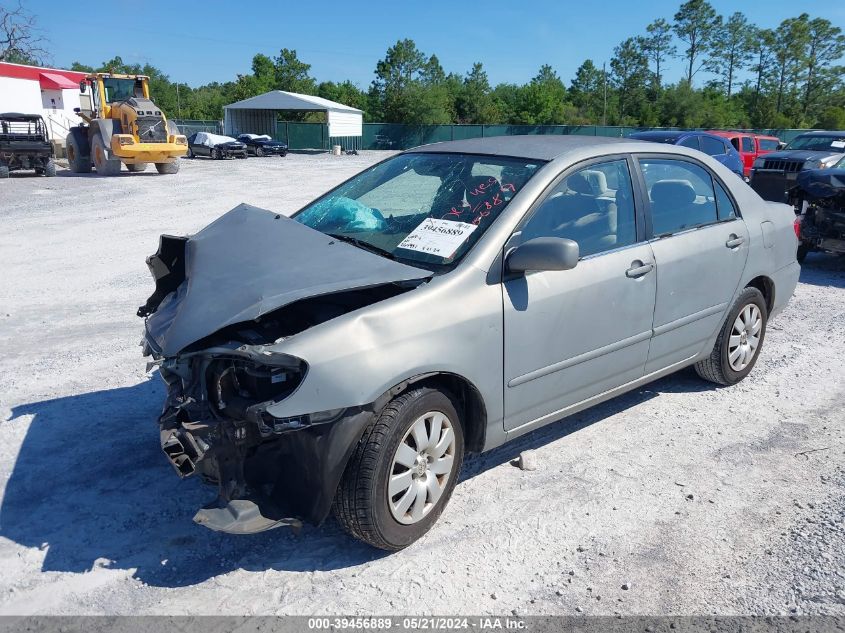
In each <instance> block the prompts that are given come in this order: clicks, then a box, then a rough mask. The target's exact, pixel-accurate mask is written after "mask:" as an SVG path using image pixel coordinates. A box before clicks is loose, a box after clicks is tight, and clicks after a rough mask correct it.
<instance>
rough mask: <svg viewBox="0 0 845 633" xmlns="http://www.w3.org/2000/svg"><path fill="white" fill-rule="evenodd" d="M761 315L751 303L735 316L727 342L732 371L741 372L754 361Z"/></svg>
mask: <svg viewBox="0 0 845 633" xmlns="http://www.w3.org/2000/svg"><path fill="white" fill-rule="evenodd" d="M762 328H763V315H762V314H761V313H760V308H758V307H757V306H756V305H754V304H753V303H749V304H748V305H746V306H745V307H744V308H743V309H742V310H740V312H739V315H737V317H736V320H735V321H734V324H733V329H732V330H731V337H730V340H729V341H728V362H729V363H730V365H731V369H733V370H734V371H742V370H743V369H745V368H746V367H748V365H749V363H751V361H752V360H753V359H754V355H755V354H756V353H757V348H758V346H759V345H760V331H761V329H762Z"/></svg>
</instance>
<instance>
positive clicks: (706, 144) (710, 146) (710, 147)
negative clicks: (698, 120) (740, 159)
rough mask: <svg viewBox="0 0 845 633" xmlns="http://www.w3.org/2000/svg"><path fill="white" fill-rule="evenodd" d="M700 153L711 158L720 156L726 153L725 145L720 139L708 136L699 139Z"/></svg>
mask: <svg viewBox="0 0 845 633" xmlns="http://www.w3.org/2000/svg"><path fill="white" fill-rule="evenodd" d="M701 151H702V152H704V153H705V154H710V155H711V156H721V155H722V154H724V153H725V152H727V148H726V147H725V143H724V142H723V141H722V139H719V138H712V137H710V136H702V137H701Z"/></svg>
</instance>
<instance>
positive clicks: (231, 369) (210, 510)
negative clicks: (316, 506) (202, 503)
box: [159, 348, 311, 533]
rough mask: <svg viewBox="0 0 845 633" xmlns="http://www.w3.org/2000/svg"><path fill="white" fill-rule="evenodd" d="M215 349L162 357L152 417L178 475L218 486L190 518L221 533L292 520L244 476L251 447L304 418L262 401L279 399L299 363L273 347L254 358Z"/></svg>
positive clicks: (299, 370)
mask: <svg viewBox="0 0 845 633" xmlns="http://www.w3.org/2000/svg"><path fill="white" fill-rule="evenodd" d="M238 351H239V350H238V349H237V348H236V349H226V348H219V349H214V350H206V351H204V352H202V353H196V354H186V355H184V356H181V357H178V358H172V359H166V360H163V361H162V362H161V364H160V366H159V373H160V374H161V377H162V378H163V379H164V382H165V383H166V385H167V398H166V400H165V404H164V410H163V411H162V414H161V416H160V417H159V428H160V432H161V447H162V450H163V451H164V453H165V455H167V458H168V460H169V461H170V463H171V464H172V465H173V467H174V469H175V470H176V472H177V473H178V475H179V476H180V477H189V476H191V475H194V474H199V475H200V476H201V477H202V478H203V480H204V481H205V482H206V483H209V484H212V485H215V486H217V488H218V499H217V501H216V502H215V503H214V504H212V505H211V506H210V507H206V508H203V509H202V510H200V511H199V512H198V513H197V515H196V516H195V517H194V520H195V521H197V522H198V523H200V524H202V525H206V526H207V527H209V528H211V529H215V530H219V531H223V532H233V533H248V532H260V531H263V530H267V529H270V528H272V527H277V526H279V525H295V524H297V523H298V521H297V520H296V519H292V518H289V517H287V516H286V515H287V514H290V513H292V511H291V512H285V509H284V508H282V507H278V504H277V503H274V502H273V500H272V496H273V495H272V492H273V491H272V490H267V489H266V487H265V486H261V485H255V484H256V483H258V482H253V485H250V483H249V482H248V480H247V474H246V467H247V463H248V461H249V460H250V458H251V457H252V456H253V455H254V454H255V452H256V448H257V447H258V446H259V445H260V444H261V443H263V442H266V441H268V440H269V441H272V440H274V439H278V438H279V437H280V436H281V435H282V434H283V433H285V432H288V431H292V430H296V429H300V428H302V427H304V426H306V425H309V424H310V423H311V421H310V419H307V416H305V417H304V418H290V419H277V418H274V417H273V416H271V415H269V414H267V412H266V409H267V407H268V406H269V405H271V404H273V403H275V402H277V401H279V400H281V399H283V398H285V397H286V396H287V395H288V394H290V393H291V392H292V391H293V390H294V389H295V388H296V386H297V385H298V384H299V382H300V381H301V380H302V377H303V376H304V373H305V371H306V367H305V363H303V362H302V361H299V360H297V359H293V358H289V357H285V356H282V355H279V354H274V355H272V356H268V357H266V358H262V359H261V360H260V361H257V360H255V359H254V358H251V357H250V356H251V355H250V354H247V353H245V351H244V350H240V351H241V354H242V355H236V353H237V352H238Z"/></svg>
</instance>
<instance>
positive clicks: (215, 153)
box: [211, 147, 220, 160]
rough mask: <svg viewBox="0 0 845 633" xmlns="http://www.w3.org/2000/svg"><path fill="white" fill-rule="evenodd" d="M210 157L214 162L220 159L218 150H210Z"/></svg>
mask: <svg viewBox="0 0 845 633" xmlns="http://www.w3.org/2000/svg"><path fill="white" fill-rule="evenodd" d="M211 157H212V158H213V159H214V160H218V159H219V158H220V150H219V149H217V148H216V147H215V148H213V149H212V150H211Z"/></svg>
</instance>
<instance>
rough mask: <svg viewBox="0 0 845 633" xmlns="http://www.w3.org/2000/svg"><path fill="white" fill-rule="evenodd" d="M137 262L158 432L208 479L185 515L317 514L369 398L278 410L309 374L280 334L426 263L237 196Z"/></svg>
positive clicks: (222, 522) (175, 457)
mask: <svg viewBox="0 0 845 633" xmlns="http://www.w3.org/2000/svg"><path fill="white" fill-rule="evenodd" d="M147 264H148V266H149V268H150V271H151V272H152V274H153V278H154V279H155V282H156V288H155V292H154V293H153V294H152V296H150V298H149V299H148V300H147V302H146V303H145V304H144V305H143V306H141V307H140V308H139V309H138V316H141V317H144V318H145V336H144V341H143V342H142V345H143V346H144V355H145V356H151V357H152V359H153V361H152V362H151V363H150V367H151V366H158V368H159V372H160V374H161V377H162V379H163V380H164V382H165V383H166V385H167V398H166V401H165V404H164V408H163V411H162V414H161V416H160V417H159V427H160V432H161V446H162V449H163V451H164V453H165V454H166V456H167V458H168V460H169V461H170V463H171V464H172V465H173V467H174V469H175V470H176V472H177V473H178V475H179V476H180V477H190V476H193V475H198V476H200V477H202V479H203V480H205V481H206V482H207V483H209V484H212V485H214V486H216V487H217V489H218V498H217V500H216V501H214V502H213V503H212V504H210V505H208V506H206V507H205V508H203V509H201V510H200V511H199V512H197V514H196V516H195V517H194V520H195V521H196V522H197V523H200V524H202V525H205V526H206V527H209V528H211V529H214V530H218V531H223V532H229V533H235V534H244V533H252V532H260V531H263V530H267V529H270V528H273V527H277V526H280V525H294V526H295V525H298V524H299V522H300V520H301V519H302V520H307V521H309V522H312V523H315V524H318V523H320V522H321V521H322V520H323V519H324V518H325V517H326V516H327V515H328V513H329V511H330V509H331V503H332V500H333V498H334V493H335V490H336V489H337V485H338V482H339V481H340V478H341V476H342V474H343V470H344V468H345V465H346V462H347V461H348V459H349V456H350V455H351V453H352V451H353V450H354V448H355V445H356V443H357V441H358V439H359V438H360V436H361V434H362V433H363V431H364V429H365V427H366V425H367V424H368V423H369V421H370V420H371V418H372V415H373V409H372V408H370V407H361V406H355V407H349V408H345V409H335V410H329V411H314V412H308V413H304V414H302V415H297V416H293V417H278V416H277V415H274V414H273V408H274V405H278V404H279V403H281V402H283V401H284V400H285V399H286V398H288V397H289V396H290V395H292V394H293V393H294V392H295V391H296V390H297V388H298V387H299V386H300V385H301V383H302V382H303V381H304V380H305V379H306V377H307V375H308V363H307V362H306V360H304V359H300V358H295V357H293V356H290V355H287V354H285V353H282V352H280V351H279V344H280V343H283V342H284V341H285V340H286V339H287V338H290V337H292V336H295V335H296V334H298V333H299V332H302V331H303V330H306V329H308V328H312V327H315V326H317V325H320V324H322V323H325V322H327V321H329V320H331V319H334V318H336V317H338V316H341V315H343V314H346V313H348V312H351V311H353V310H357V309H359V308H362V307H365V306H368V305H371V304H373V303H376V302H379V301H382V300H384V299H388V298H390V297H393V296H396V295H398V294H401V293H404V292H407V291H409V290H411V289H413V288H415V287H417V286H419V285H420V284H421V283H423V281H424V280H425V279H427V278H428V277H429V276H430V273H429V272H428V271H423V270H420V269H416V268H413V267H410V266H405V265H402V264H399V263H396V262H393V261H390V260H386V259H384V258H381V257H379V256H377V255H374V254H372V253H368V252H365V251H362V250H360V249H358V248H356V247H353V246H351V245H348V244H344V243H341V242H337V241H336V240H332V239H331V238H329V237H328V236H326V235H323V234H322V233H319V232H317V231H314V230H313V229H310V228H308V227H306V226H304V225H302V224H299V223H297V222H294V221H292V220H289V219H287V218H283V217H281V216H279V215H276V214H272V213H270V212H267V211H264V210H261V209H256V208H254V207H249V206H247V205H241V206H239V207H236V208H235V209H233V210H232V211H230V212H229V213H227V214H226V215H224V216H222V217H221V218H220V219H218V220H217V221H216V222H214V223H212V224H211V225H209V226H208V227H206V228H205V229H203V230H202V231H200V232H199V233H197V234H196V235H194V236H192V237H190V238H184V237H172V236H162V237H161V240H160V243H159V250H158V252H156V253H155V254H154V255H152V256H151V257H149V258H148V260H147ZM327 387H329V386H328V385H327ZM276 410H278V408H277V409H276Z"/></svg>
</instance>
